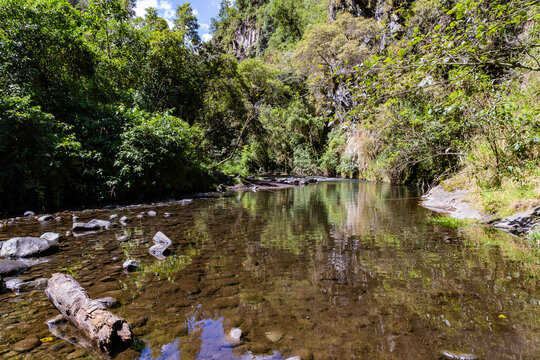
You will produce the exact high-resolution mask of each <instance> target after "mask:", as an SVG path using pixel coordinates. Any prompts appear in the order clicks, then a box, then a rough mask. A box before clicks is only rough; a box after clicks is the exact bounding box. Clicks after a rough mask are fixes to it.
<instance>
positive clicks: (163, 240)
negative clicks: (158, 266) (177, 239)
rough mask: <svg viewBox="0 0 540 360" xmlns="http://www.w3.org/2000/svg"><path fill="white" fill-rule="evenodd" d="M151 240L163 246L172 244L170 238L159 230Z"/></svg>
mask: <svg viewBox="0 0 540 360" xmlns="http://www.w3.org/2000/svg"><path fill="white" fill-rule="evenodd" d="M152 241H154V244H159V245H163V246H170V245H171V244H172V241H171V239H169V238H168V237H167V235H165V234H164V233H162V232H161V231H158V232H157V233H156V235H154V238H153V239H152Z"/></svg>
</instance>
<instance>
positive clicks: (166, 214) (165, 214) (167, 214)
mask: <svg viewBox="0 0 540 360" xmlns="http://www.w3.org/2000/svg"><path fill="white" fill-rule="evenodd" d="M163 216H164V217H169V216H171V214H170V213H167V212H166V213H164V214H163Z"/></svg>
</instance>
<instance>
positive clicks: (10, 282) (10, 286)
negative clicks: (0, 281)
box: [5, 279, 24, 291]
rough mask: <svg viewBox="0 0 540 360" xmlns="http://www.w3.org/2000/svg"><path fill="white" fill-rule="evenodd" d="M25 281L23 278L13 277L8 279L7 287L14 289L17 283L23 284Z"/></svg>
mask: <svg viewBox="0 0 540 360" xmlns="http://www.w3.org/2000/svg"><path fill="white" fill-rule="evenodd" d="M23 282H24V281H23V280H22V279H11V280H8V281H6V284H5V286H6V289H9V290H11V291H13V290H14V289H15V287H16V286H17V285H19V284H22V283H23Z"/></svg>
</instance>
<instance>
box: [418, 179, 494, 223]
mask: <svg viewBox="0 0 540 360" xmlns="http://www.w3.org/2000/svg"><path fill="white" fill-rule="evenodd" d="M466 195H467V191H466V190H456V191H452V192H449V191H446V190H444V189H443V187H442V186H441V185H438V186H435V187H434V188H433V189H431V190H430V191H429V192H428V193H427V194H426V195H424V196H422V200H423V201H422V206H423V207H425V208H427V209H429V210H432V211H436V212H440V213H445V214H448V215H449V216H450V217H452V218H455V219H474V220H479V221H483V220H486V219H487V218H488V216H487V215H485V214H482V213H480V212H479V211H478V210H476V209H474V208H472V206H471V204H470V203H468V202H466V201H464V198H465V196H466Z"/></svg>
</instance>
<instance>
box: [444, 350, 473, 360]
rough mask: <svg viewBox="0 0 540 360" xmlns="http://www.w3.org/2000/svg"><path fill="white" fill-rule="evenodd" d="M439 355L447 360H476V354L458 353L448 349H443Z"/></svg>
mask: <svg viewBox="0 0 540 360" xmlns="http://www.w3.org/2000/svg"><path fill="white" fill-rule="evenodd" d="M441 356H442V358H443V359H448V360H476V359H478V358H477V357H476V355H473V354H460V353H454V352H451V351H448V350H443V351H442V352H441Z"/></svg>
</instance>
